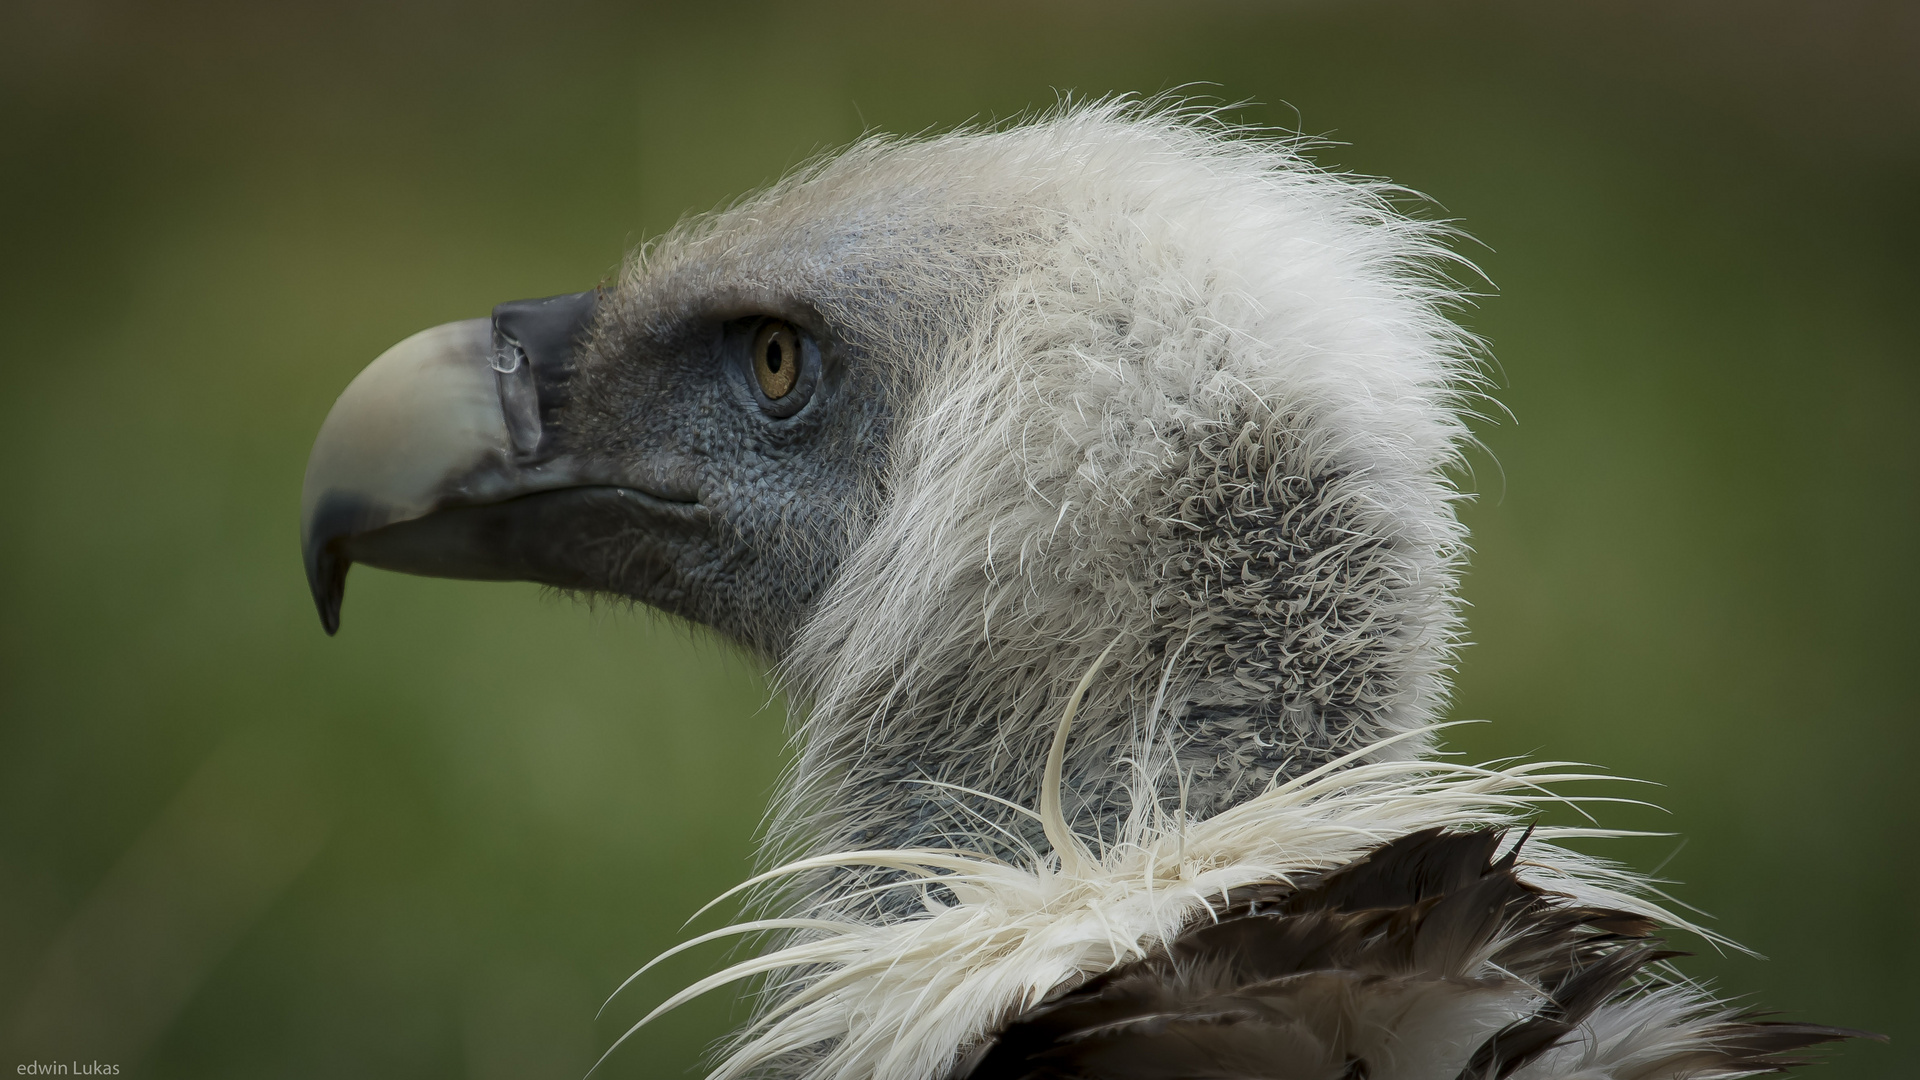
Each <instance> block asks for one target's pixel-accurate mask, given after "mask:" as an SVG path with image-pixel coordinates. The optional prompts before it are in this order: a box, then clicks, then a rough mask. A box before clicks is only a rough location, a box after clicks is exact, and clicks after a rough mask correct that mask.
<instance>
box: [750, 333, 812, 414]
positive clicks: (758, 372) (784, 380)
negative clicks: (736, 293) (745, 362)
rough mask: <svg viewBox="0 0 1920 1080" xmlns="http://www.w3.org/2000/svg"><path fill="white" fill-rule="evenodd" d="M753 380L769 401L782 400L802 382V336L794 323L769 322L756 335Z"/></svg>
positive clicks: (754, 340) (754, 338)
mask: <svg viewBox="0 0 1920 1080" xmlns="http://www.w3.org/2000/svg"><path fill="white" fill-rule="evenodd" d="M753 377H754V378H756V379H758V380H759V381H760V392H761V393H763V394H765V395H767V400H769V401H779V400H780V399H781V398H784V397H786V396H787V395H788V394H791V393H793V388H794V386H795V385H797V384H798V383H799V382H800V333H799V331H797V330H795V329H794V328H793V324H792V323H787V322H782V321H780V320H779V319H768V320H767V321H766V322H764V323H761V324H760V329H759V331H758V332H757V333H755V334H754V335H753Z"/></svg>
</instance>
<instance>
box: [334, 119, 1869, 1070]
mask: <svg viewBox="0 0 1920 1080" xmlns="http://www.w3.org/2000/svg"><path fill="white" fill-rule="evenodd" d="M1392 190H1393V189H1391V188H1389V187H1387V186H1384V185H1381V184H1376V183H1371V182H1365V181H1360V180H1356V179H1354V178H1352V177H1348V176H1342V175H1336V174H1333V173H1330V172H1327V171H1324V170H1322V169H1319V168H1316V167H1314V166H1313V165H1311V164H1310V163H1309V162H1308V161H1306V160H1305V159H1304V158H1303V157H1302V156H1301V153H1300V148H1299V147H1298V145H1296V144H1292V143H1289V142H1287V141H1283V140H1273V139H1266V138H1261V137H1256V136H1252V135H1249V134H1247V133H1244V132H1238V131H1234V130H1230V129H1228V128H1227V127H1225V126H1224V125H1221V124H1219V123H1217V122H1216V121H1213V120H1211V119H1209V118H1207V117H1205V116H1199V115H1192V114H1187V113H1181V112H1179V111H1177V110H1167V109H1154V108H1144V107H1140V106H1136V105H1130V104H1126V103H1114V102H1108V103H1103V104H1096V105H1093V106H1082V107H1075V108H1066V109H1061V110H1058V111H1056V112H1054V113H1052V114H1050V115H1048V116H1046V117H1043V118H1041V119H1039V120H1037V121H1035V122H1030V123H1025V124H1022V125H1019V126H1011V127H1006V128H1003V129H997V130H981V131H965V132H960V133H955V134H948V135H944V136H939V137H933V138H926V139H919V140H897V139H888V138H870V139H867V140H864V141H862V142H860V143H859V144H857V145H855V146H854V147H852V148H851V149H849V150H847V151H845V152H844V153H841V154H839V155H837V156H833V157H830V158H827V159H824V160H821V161H819V162H817V163H815V164H812V165H809V166H807V167H805V168H803V169H801V170H800V171H798V172H797V173H795V174H793V175H791V176H789V177H787V178H786V179H784V180H782V181H780V182H779V183H777V184H775V185H774V186H772V187H771V188H769V189H767V190H766V191H763V192H762V193H760V194H758V195H756V196H753V197H752V198H749V199H747V200H746V201H744V202H742V203H740V204H738V205H736V206H733V207H732V208H730V209H727V210H724V211H722V212H718V213H714V214H710V215H707V216H704V217H700V218H696V219H694V220H691V221H689V222H687V223H686V224H684V225H682V226H680V227H678V228H676V229H675V230H673V231H672V232H671V233H669V234H668V235H666V236H665V237H663V238H661V239H660V240H658V241H656V242H654V243H652V244H651V245H649V246H647V247H646V248H645V249H644V250H643V251H641V252H640V253H639V254H638V255H636V256H635V257H634V258H633V259H632V260H631V261H630V262H629V264H628V265H627V266H626V267H625V268H624V269H623V270H622V272H621V273H620V275H619V278H618V280H617V282H615V283H612V284H607V285H603V286H602V287H600V288H597V289H594V290H592V291H589V292H583V293H578V294H575V295H571V296H560V297H553V298H549V299H544V300H532V301H521V302H514V303H506V304H501V305H500V306H498V307H496V308H495V309H494V311H493V317H492V318H491V319H490V320H488V319H474V320H471V321H467V322H459V323H452V324H449V325H445V326H441V327H437V328H435V329H431V330H427V331H424V332H422V333H420V334H417V335H415V336H414V337H412V338H409V339H408V340H406V341H404V342H402V343H401V344H399V345H397V346H395V347H394V348H393V349H392V350H390V351H389V352H387V353H386V354H385V355H383V356H382V357H380V358H379V359H378V360H376V361H374V363H373V364H372V365H371V366H370V367H368V368H367V369H366V370H365V371H364V372H363V373H362V374H361V375H360V376H359V377H358V378H357V379H355V380H354V381H353V383H352V385H350V386H349V387H348V388H347V389H346V391H345V393H343V394H342V395H341V397H340V400H339V403H338V404H337V405H335V406H334V408H333V411H332V413H331V414H330V415H329V416H328V417H327V419H326V422H325V424H324V425H323V426H322V428H321V431H320V434H319V437H318V440H317V442H316V443H315V446H314V449H313V455H312V460H311V464H310V465H309V468H308V472H307V477H306V487H305V496H304V501H303V510H302V512H303V518H304V520H303V529H304V540H305V556H306V565H307V572H308V575H309V577H310V580H311V583H312V587H313V593H314V598H315V600H316V601H317V602H318V604H319V608H320V615H321V619H322V621H323V622H324V623H325V625H326V628H327V630H328V632H329V633H331V632H333V630H334V629H335V628H336V626H337V624H338V619H339V613H340V603H341V597H342V591H343V587H344V582H345V578H346V574H347V569H348V567H349V566H350V565H351V564H352V563H354V562H364V563H368V564H371V565H373V566H379V567H385V568H388V569H392V570H400V571H406V572H411V573H417V574H432V575H439V576H445V577H464V578H477V579H489V580H499V579H522V580H530V581H536V582H543V583H545V584H548V585H552V586H556V587H558V588H560V589H563V590H580V591H587V592H594V593H605V594H612V595H616V596H620V597H627V598H631V599H633V600H637V601H640V602H642V603H645V604H649V605H652V606H654V607H656V608H659V609H662V610H664V611H667V612H671V613H673V614H675V615H679V616H682V617H684V618H686V619H689V620H692V621H694V622H696V623H701V624H704V625H706V626H708V627H711V628H713V629H714V630H715V631H718V632H719V633H720V634H722V635H724V636H726V637H727V638H730V639H731V640H733V641H734V642H737V643H738V644H739V645H740V646H742V647H744V648H745V649H747V650H749V651H751V653H752V654H753V655H755V656H756V657H758V658H759V659H761V660H762V661H764V662H765V664H766V665H767V666H768V668H769V669H770V670H771V671H772V672H773V673H774V677H775V679H776V680H777V681H778V683H779V685H781V686H782V687H784V688H785V689H786V690H787V691H788V692H789V694H790V695H791V698H792V700H794V701H796V702H799V703H801V706H800V707H799V708H798V709H797V711H796V724H797V734H798V740H799V750H798V756H797V760H796V761H795V763H794V765H793V767H792V769H791V772H790V775H789V777H788V779H787V780H786V782H785V783H784V786H783V788H782V790H781V792H780V794H779V797H778V803H777V806H776V807H775V818H774V825H773V826H772V827H771V828H770V829H769V830H768V834H767V835H768V841H767V844H766V847H767V854H768V859H769V865H773V864H780V865H778V866H777V868H775V869H773V870H771V871H769V873H768V874H766V875H763V876H762V877H761V878H759V879H756V880H755V881H754V882H751V883H749V886H750V887H751V888H752V889H753V890H755V891H756V893H757V895H758V897H759V899H760V900H761V901H762V903H764V904H766V905H768V906H769V908H770V910H769V911H768V913H767V917H765V918H761V919H757V920H754V921H751V922H747V923H743V924H741V925H740V926H736V927H732V928H730V929H729V930H727V931H722V932H721V933H722V934H725V933H734V932H739V933H765V934H767V935H768V937H767V941H768V944H767V947H766V951H765V952H764V953H763V954H761V955H759V956H756V957H754V958H752V959H749V960H747V961H743V962H741V963H739V964H737V965H735V966H734V967H732V968H730V969H728V970H726V971H724V972H721V973H720V974H718V975H716V976H715V977H714V978H712V979H709V980H706V981H705V982H703V983H701V984H698V985H696V986H694V987H691V988H689V990H688V991H687V993H686V994H683V995H681V996H680V997H677V998H675V999H673V1000H672V1001H669V1002H667V1003H666V1005H665V1006H663V1008H666V1007H669V1006H671V1005H673V1004H675V1003H677V1002H678V1001H680V1000H683V999H684V998H685V997H686V996H687V995H689V994H693V993H700V992H705V991H707V990H710V989H714V988H716V987H719V986H722V985H725V984H726V983H729V982H731V981H733V980H736V979H755V978H760V979H764V982H763V983H762V984H761V985H762V997H761V1001H762V1004H761V1006H760V1008H759V1011H758V1012H757V1014H756V1017H755V1019H754V1020H753V1021H752V1022H751V1023H750V1024H749V1025H747V1027H746V1028H745V1029H744V1030H742V1031H741V1032H739V1033H738V1034H737V1035H736V1036H735V1037H734V1038H733V1040H732V1041H731V1042H730V1043H728V1044H727V1045H726V1046H725V1047H724V1048H723V1049H722V1051H721V1052H720V1054H721V1056H720V1057H719V1058H718V1061H717V1065H716V1067H715V1072H714V1074H713V1075H714V1076H716V1077H722V1078H726V1077H736V1076H743V1075H756V1076H778V1077H817V1078H828V1077H832V1078H838V1080H869V1078H870V1080H1012V1078H1029V1080H1040V1078H1082V1080H1149V1078H1158V1080H1176V1078H1203V1077H1204V1078H1222V1080H1224V1078H1248V1080H1253V1078H1262V1080H1452V1078H1455V1077H1459V1078H1462V1080H1481V1078H1485V1080H1503V1078H1507V1077H1512V1078H1514V1080H1575V1078H1579V1080H1600V1078H1609V1080H1679V1078H1683V1077H1701V1078H1709V1077H1710V1078H1725V1077H1733V1076H1743V1075H1748V1074H1752V1073H1758V1072H1768V1071H1774V1070H1778V1069H1780V1068H1784V1067H1786V1066H1787V1065H1790V1064H1793V1063H1795V1055H1796V1052H1797V1051H1799V1050H1801V1049H1802V1048H1804V1047H1806V1046H1808V1045H1810V1044H1813V1043H1818V1042H1824V1041H1828V1040H1831V1039H1835V1038H1839V1037H1842V1036H1843V1035H1846V1034H1848V1033H1847V1032H1844V1031H1842V1030H1841V1029H1836V1028H1828V1027H1824V1026H1816V1025H1810V1024H1798V1023H1770V1022H1761V1021H1758V1020H1756V1019H1754V1018H1753V1017H1751V1016H1749V1015H1745V1014H1743V1013H1742V1012H1741V1011H1740V1010H1739V1009H1737V1008H1734V1007H1732V1006H1729V1005H1727V1004H1725V1003H1723V1002H1721V1001H1719V1000H1717V999H1716V998H1715V997H1713V996H1712V995H1711V994H1710V993H1708V992H1707V991H1706V990H1704V989H1703V988H1701V987H1699V986H1697V985H1695V984H1693V983H1690V982H1688V981H1687V980H1685V979H1684V978H1683V977H1681V976H1680V975H1678V974H1677V973H1675V972H1674V971H1673V970H1672V968H1671V967H1670V966H1669V965H1667V964H1666V963H1665V961H1666V960H1667V958H1668V957H1670V956H1671V955H1672V954H1670V953H1668V952H1666V951H1664V950H1663V948H1662V946H1661V944H1660V940H1659V939H1658V938H1657V937H1655V936H1653V935H1654V934H1655V932H1656V927H1657V926H1659V925H1663V924H1664V925H1667V926H1673V925H1676V924H1678V925H1681V926H1684V925H1685V924H1684V923H1682V922H1680V920H1677V919H1675V918H1674V917H1673V916H1672V915H1670V914H1669V913H1667V912H1665V911H1664V910H1662V909H1661V908H1660V907H1659V906H1657V904H1656V903H1655V899H1656V898H1657V897H1656V896H1655V894H1653V893H1651V892H1650V890H1648V889H1647V888H1646V887H1644V885H1643V883H1642V882H1641V881H1640V880H1639V879H1637V878H1635V877H1633V876H1631V875H1629V874H1627V873H1625V872H1622V871H1619V870H1617V869H1614V868H1612V867H1610V866H1609V865H1607V864H1604V863H1601V862H1599V861H1596V860H1593V859H1590V858H1588V857H1585V856H1582V855H1580V854H1577V853H1574V852H1572V851H1569V850H1567V849H1566V848H1564V847H1560V846H1557V845H1556V844H1555V840H1556V839H1560V838H1564V837H1565V836H1567V835H1569V834H1570V833H1571V832H1573V831H1574V830H1564V829H1561V830H1554V829H1547V828H1538V829H1533V830H1529V831H1525V832H1523V831H1521V830H1519V829H1517V828H1515V827H1514V826H1515V825H1516V823H1519V822H1521V821H1523V820H1524V819H1525V818H1526V817H1527V816H1528V815H1529V813H1530V811H1531V810H1532V808H1533V807H1535V806H1536V804H1538V803H1539V802H1541V801H1542V800H1544V799H1547V798H1550V797H1557V796H1552V795H1550V794H1549V793H1547V792H1546V790H1545V788H1544V785H1548V784H1564V783H1566V782H1569V781H1573V780H1578V779H1581V778H1582V777H1581V775H1580V774H1578V773H1577V772H1572V771H1570V770H1569V769H1568V768H1567V767H1563V766H1560V765H1556V764H1551V763H1549V764H1538V763H1536V764H1532V765H1507V766H1503V767H1487V768H1469V767H1466V766H1463V765H1459V764H1449V763H1446V762H1444V761H1441V760H1437V759H1436V758H1435V757H1434V756H1433V755H1432V753H1431V751H1432V749H1433V746H1434V732H1435V725H1436V721H1437V720H1438V718H1439V717H1440V715H1441V713H1442V710H1443V705H1444V703H1445V700H1446V695H1447V675H1448V671H1449V667H1450V664H1451V663H1452V660H1453V654H1454V649H1455V647H1456V645H1457V643H1458V641H1459V636H1460V630H1461V624H1460V612H1459V601H1458V599H1457V597H1456V589H1455V586H1456V578H1457V575H1458V572H1459V567H1460V561H1461V558H1462V552H1463V550H1464V548H1463V533H1462V529H1461V525H1460V523H1459V521H1458V519H1457V518H1456V516H1455V513H1454V503H1455V499H1456V498H1457V492H1456V490H1455V488H1454V487H1453V486H1452V485H1451V482H1450V480H1449V470H1450V467H1451V466H1453V465H1454V464H1455V463H1456V462H1457V460H1458V458H1459V455H1460V451H1461V447H1462V444H1463V442H1464V441H1465V440H1466V439H1467V437H1468V434H1467V429H1466V427H1465V426H1464V423H1463V419H1462V417H1463V414H1464V412H1465V410H1466V408H1467V407H1468V406H1469V405H1470V404H1471V402H1472V401H1473V400H1474V399H1475V396H1476V394H1477V392H1478V387H1477V383H1476V371H1477V370H1478V367H1477V362H1478V360H1477V353H1476V347H1475V343H1474V342H1473V340H1472V339H1471V338H1470V337H1469V336H1468V335H1467V334H1465V333H1464V332H1463V331H1462V330H1461V329H1460V328H1459V327H1458V326H1457V325H1455V324H1454V323H1453V322H1452V321H1451V320H1450V318H1449V316H1448V311H1449V308H1450V305H1452V304H1454V303H1455V302H1457V301H1458V300H1459V298H1460V297H1459V294H1458V293H1457V291H1456V290H1455V289H1454V288H1453V287H1452V286H1451V285H1450V284H1449V283H1448V278H1447V277H1446V276H1445V274H1444V273H1443V272H1442V271H1443V269H1444V268H1445V266H1446V265H1447V263H1448V261H1449V258H1450V257H1449V254H1448V252H1447V250H1446V247H1445V241H1446V240H1447V235H1446V231H1445V230H1444V229H1443V228H1440V227H1438V226H1436V225H1434V224H1432V223H1430V222H1424V221H1421V220H1417V219H1415V218H1411V217H1408V216H1405V215H1404V214H1402V213H1401V212H1399V211H1397V210H1396V209H1395V208H1394V205H1393V204H1392V202H1391V198H1390V197H1391V195H1392ZM711 936H714V935H709V937H711ZM696 940H703V939H696Z"/></svg>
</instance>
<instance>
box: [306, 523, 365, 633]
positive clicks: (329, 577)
mask: <svg viewBox="0 0 1920 1080" xmlns="http://www.w3.org/2000/svg"><path fill="white" fill-rule="evenodd" d="M306 563H307V587H308V588H309V589H311V590H312V591H313V605H314V607H316V608H318V609H319V611H320V628H321V629H322V630H325V631H326V632H327V636H328V637H332V636H334V635H335V634H337V633H339V632H340V604H341V602H342V601H343V600H345V599H346V595H347V570H348V568H350V567H351V566H352V565H353V560H352V559H349V558H347V557H345V556H344V555H341V554H339V553H337V552H335V551H334V550H333V545H331V544H322V545H318V546H317V547H316V548H313V549H309V550H308V551H307V552H306Z"/></svg>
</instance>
